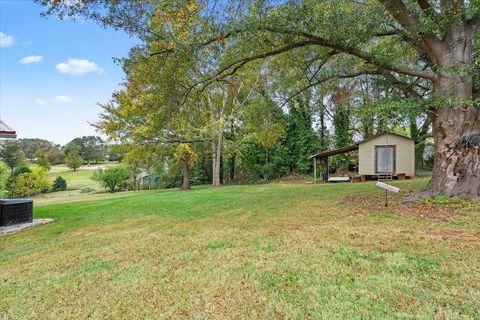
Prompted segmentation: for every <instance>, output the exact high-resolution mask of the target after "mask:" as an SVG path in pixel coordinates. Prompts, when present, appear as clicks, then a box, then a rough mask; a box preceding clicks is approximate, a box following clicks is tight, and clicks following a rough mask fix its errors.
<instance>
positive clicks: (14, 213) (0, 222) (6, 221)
mask: <svg viewBox="0 0 480 320" xmlns="http://www.w3.org/2000/svg"><path fill="white" fill-rule="evenodd" d="M32 220H33V201H32V200H23V199H18V200H17V199H11V200H0V226H8V225H11V224H17V223H24V222H32Z"/></svg>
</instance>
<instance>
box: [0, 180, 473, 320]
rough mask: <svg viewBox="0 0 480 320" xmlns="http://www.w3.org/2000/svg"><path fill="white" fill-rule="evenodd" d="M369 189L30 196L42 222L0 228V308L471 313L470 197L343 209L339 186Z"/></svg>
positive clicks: (51, 314) (109, 312)
mask: <svg viewBox="0 0 480 320" xmlns="http://www.w3.org/2000/svg"><path fill="white" fill-rule="evenodd" d="M425 182H426V180H422V179H419V180H413V181H403V182H396V183H395V184H396V185H397V186H399V187H400V188H402V190H405V189H412V188H419V187H420V186H422V185H424V184H425ZM371 192H378V191H377V190H376V189H375V187H374V186H373V184H371V183H363V184H335V185H301V184H298V185H286V184H268V185H255V186H232V187H224V188H220V189H210V188H206V187H198V188H196V190H192V191H190V192H179V191H176V190H161V191H150V192H140V193H121V194H118V195H108V196H107V195H106V196H104V197H103V198H100V199H96V198H91V199H88V201H83V202H71V203H59V204H54V205H45V206H39V207H37V208H36V209H35V217H37V218H38V217H49V218H54V219H55V222H54V223H52V224H50V225H45V226H40V227H37V228H35V229H30V230H26V231H25V232H22V233H20V234H15V235H9V236H4V237H0V253H1V254H0V318H1V317H4V318H7V319H21V318H34V319H47V318H49V319H51V318H55V319H61V318H65V319H73V318H75V319H80V318H89V317H90V318H102V319H105V318H107V319H108V318H110V319H121V318H137V319H139V318H152V319H153V318H168V319H172V318H173V319H184V318H193V319H228V318H248V319H258V318H264V319H273V318H279V319H285V318H287V319H305V318H311V319H319V318H322V317H323V318H326V319H333V318H337V319H374V318H376V319H385V318H412V319H413V318H424V319H431V318H450V319H452V318H462V317H463V318H465V319H474V318H475V317H477V315H478V314H479V313H480V307H479V303H478V301H480V243H479V238H478V237H479V236H478V235H479V230H480V214H479V212H478V211H480V210H478V207H477V206H470V209H468V210H463V211H462V212H460V213H459V214H457V215H453V216H451V217H448V218H445V217H441V216H429V217H420V216H417V215H414V214H409V213H408V212H406V213H405V214H403V215H399V214H397V213H394V212H392V211H390V210H389V209H385V210H382V211H378V210H376V211H372V212H368V211H366V212H362V213H356V214H353V210H352V208H354V207H355V204H352V203H349V202H348V201H346V200H345V199H346V197H347V199H348V196H349V195H353V194H357V193H371ZM472 208H473V209H472Z"/></svg>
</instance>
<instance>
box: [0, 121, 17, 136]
mask: <svg viewBox="0 0 480 320" xmlns="http://www.w3.org/2000/svg"><path fill="white" fill-rule="evenodd" d="M16 137H17V132H16V131H15V130H13V129H12V128H10V127H9V126H8V125H7V124H6V123H5V122H3V121H2V120H0V138H16Z"/></svg>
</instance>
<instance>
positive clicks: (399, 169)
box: [358, 134, 415, 177]
mask: <svg viewBox="0 0 480 320" xmlns="http://www.w3.org/2000/svg"><path fill="white" fill-rule="evenodd" d="M381 145H394V146H396V169H395V173H405V174H406V175H407V176H410V177H412V176H414V175H415V142H414V141H413V140H410V139H407V138H402V137H399V136H396V135H389V134H384V135H381V136H379V137H377V138H375V139H372V140H369V141H366V142H363V143H360V145H359V147H358V165H359V166H358V173H359V174H360V175H367V176H368V175H375V146H381Z"/></svg>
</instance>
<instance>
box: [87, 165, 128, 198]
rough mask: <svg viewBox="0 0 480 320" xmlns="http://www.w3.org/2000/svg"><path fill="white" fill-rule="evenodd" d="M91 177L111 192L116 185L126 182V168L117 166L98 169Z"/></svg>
mask: <svg viewBox="0 0 480 320" xmlns="http://www.w3.org/2000/svg"><path fill="white" fill-rule="evenodd" d="M92 179H93V180H95V181H99V182H100V183H101V184H102V186H103V187H104V188H106V189H108V190H109V191H110V192H112V193H113V192H115V190H116V189H117V187H119V186H120V185H122V184H124V183H125V182H126V180H127V179H128V175H127V170H126V169H125V168H124V167H121V166H118V167H111V168H107V169H98V170H97V171H96V172H95V173H94V174H93V177H92Z"/></svg>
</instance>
